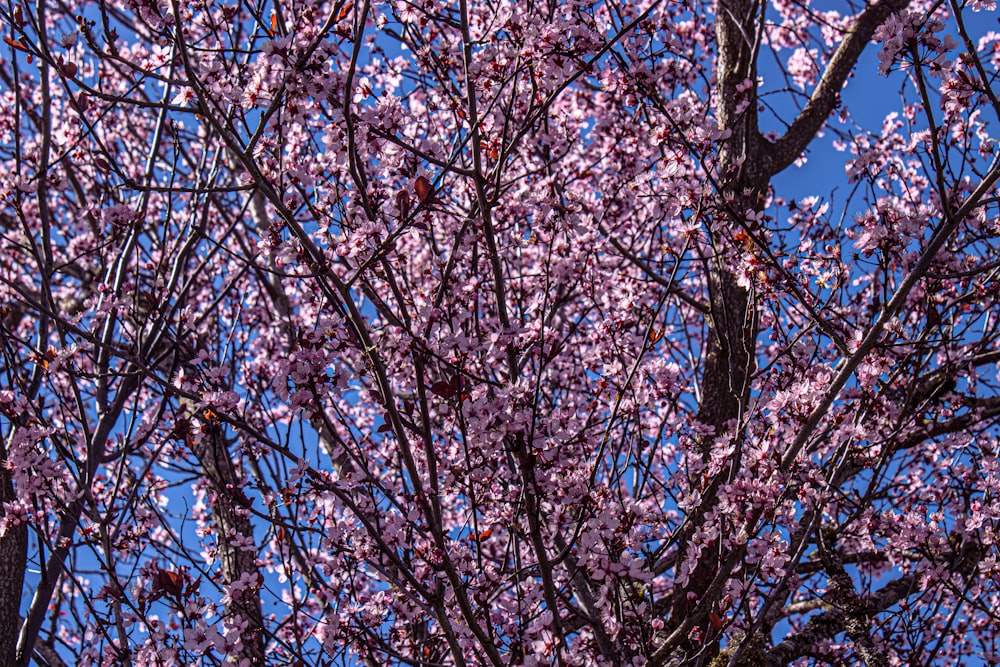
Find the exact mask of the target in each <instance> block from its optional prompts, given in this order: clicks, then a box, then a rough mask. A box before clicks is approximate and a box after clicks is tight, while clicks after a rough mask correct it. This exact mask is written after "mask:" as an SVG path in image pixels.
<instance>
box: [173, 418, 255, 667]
mask: <svg viewBox="0 0 1000 667" xmlns="http://www.w3.org/2000/svg"><path fill="white" fill-rule="evenodd" d="M187 407H190V405H187ZM190 445H191V449H192V451H193V452H194V455H195V456H196V457H197V458H198V463H199V464H200V465H201V468H202V471H203V472H204V474H205V477H206V478H207V479H208V481H209V484H210V485H211V488H212V490H213V491H214V492H215V495H216V498H215V503H214V504H213V505H212V518H213V520H214V523H215V538H216V548H217V549H218V553H219V558H220V560H221V563H222V576H223V579H224V580H225V582H226V583H227V584H231V583H233V582H234V581H237V580H239V579H240V577H241V576H242V575H243V573H249V574H251V575H253V576H254V577H257V576H259V574H258V570H257V563H256V560H257V555H256V550H247V549H244V548H241V547H240V546H239V545H234V544H233V541H232V538H233V537H236V536H243V537H249V538H250V540H251V542H252V541H253V524H252V523H251V522H250V515H249V512H247V511H246V509H247V508H246V507H245V506H247V505H248V504H249V503H248V502H247V500H246V497H245V496H244V495H243V492H242V491H241V490H240V476H239V475H238V474H237V472H236V466H235V464H234V463H233V459H232V456H231V455H230V453H229V447H228V443H227V442H226V437H225V434H224V433H223V430H222V425H221V424H219V422H218V421H216V420H214V419H206V420H205V421H204V423H203V424H202V434H201V437H200V438H192V439H191V442H190ZM241 506H244V509H243V510H241V509H240V508H241ZM226 614H227V615H228V614H239V615H240V616H242V617H243V619H244V620H246V621H248V622H249V627H248V628H247V631H246V632H244V634H243V635H242V640H243V650H242V651H241V652H240V653H239V655H238V656H237V658H238V660H237V662H240V661H242V660H243V659H248V660H249V661H250V664H252V665H263V664H264V662H265V660H264V658H265V656H264V636H263V633H262V630H263V627H264V621H263V616H262V614H261V608H260V593H259V587H252V588H244V589H243V594H242V596H241V597H238V598H237V597H234V598H233V600H232V602H230V603H229V605H228V606H227V607H226Z"/></svg>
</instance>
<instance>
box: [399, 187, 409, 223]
mask: <svg viewBox="0 0 1000 667" xmlns="http://www.w3.org/2000/svg"><path fill="white" fill-rule="evenodd" d="M396 207H397V208H398V209H399V219H400V220H406V219H407V218H408V217H410V193H409V192H407V191H406V190H400V191H399V192H397V193H396Z"/></svg>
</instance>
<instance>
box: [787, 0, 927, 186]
mask: <svg viewBox="0 0 1000 667" xmlns="http://www.w3.org/2000/svg"><path fill="white" fill-rule="evenodd" d="M908 4H909V0H881V2H876V3H875V4H873V5H869V6H868V8H867V9H865V10H864V11H863V12H861V13H860V14H859V15H858V18H857V20H856V21H855V22H854V26H853V27H851V29H850V30H848V32H847V34H846V35H844V41H842V42H841V43H840V46H839V47H838V48H837V50H836V51H835V52H834V54H833V57H832V58H831V59H830V62H829V64H827V66H826V71H825V72H823V77H822V78H821V79H820V81H819V83H818V84H817V85H816V88H815V89H814V90H813V93H812V96H811V97H810V98H809V102H808V103H806V106H805V108H804V109H802V111H801V112H800V113H799V115H798V117H797V118H796V119H795V120H794V121H793V122H792V126H791V127H789V128H788V131H787V132H785V134H784V136H783V137H781V138H780V139H778V141H776V142H775V143H773V144H771V145H770V146H768V147H767V153H768V157H769V159H768V160H767V170H768V172H769V174H770V175H772V176H773V175H774V174H777V173H779V172H781V171H782V170H784V169H785V168H786V167H788V165H790V164H792V163H793V162H794V161H795V160H796V159H797V158H798V157H799V155H801V154H802V151H804V150H805V149H806V146H808V145H809V142H810V141H812V140H813V137H815V136H816V133H817V132H818V131H819V129H820V128H821V127H823V123H825V122H826V119H827V118H829V117H830V114H831V113H832V112H833V110H834V109H835V108H836V107H837V103H838V101H839V100H840V91H841V89H842V88H843V87H844V83H845V82H846V81H847V77H848V76H849V75H850V74H851V71H852V70H853V69H854V66H855V65H856V64H857V62H858V57H860V55H861V52H862V51H864V50H865V47H866V46H868V43H869V42H870V41H871V38H872V35H873V34H875V30H876V28H878V27H879V26H880V25H882V23H884V22H885V20H886V19H887V18H889V16H890V15H892V14H893V13H894V12H898V11H900V10H901V9H904V8H905V7H906V6H907V5H908Z"/></svg>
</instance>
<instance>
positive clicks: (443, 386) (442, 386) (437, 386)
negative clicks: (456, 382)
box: [428, 380, 455, 398]
mask: <svg viewBox="0 0 1000 667" xmlns="http://www.w3.org/2000/svg"><path fill="white" fill-rule="evenodd" d="M428 389H430V390H431V392H432V393H434V394H437V395H438V396H441V397H442V398H451V397H452V396H454V395H455V389H454V387H452V386H451V382H445V381H444V380H438V381H437V382H435V383H434V384H432V385H431V386H430V387H428Z"/></svg>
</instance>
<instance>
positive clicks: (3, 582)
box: [0, 451, 28, 667]
mask: <svg viewBox="0 0 1000 667" xmlns="http://www.w3.org/2000/svg"><path fill="white" fill-rule="evenodd" d="M6 458H7V456H6V451H0V461H6ZM14 498H15V495H14V485H13V483H12V482H11V479H10V473H9V472H8V471H7V468H6V466H2V465H0V502H9V501H11V500H13V499H14ZM2 512H3V510H2V509H0V515H2ZM27 558H28V527H27V526H26V525H25V524H23V523H22V524H20V525H19V526H12V527H10V528H8V529H7V531H6V532H4V534H3V535H2V536H0V667H9V666H11V665H14V664H15V663H14V656H15V655H16V652H17V635H18V631H19V629H20V627H21V620H20V617H19V615H18V611H19V609H20V606H21V587H22V586H23V585H24V570H25V568H26V567H27Z"/></svg>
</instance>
